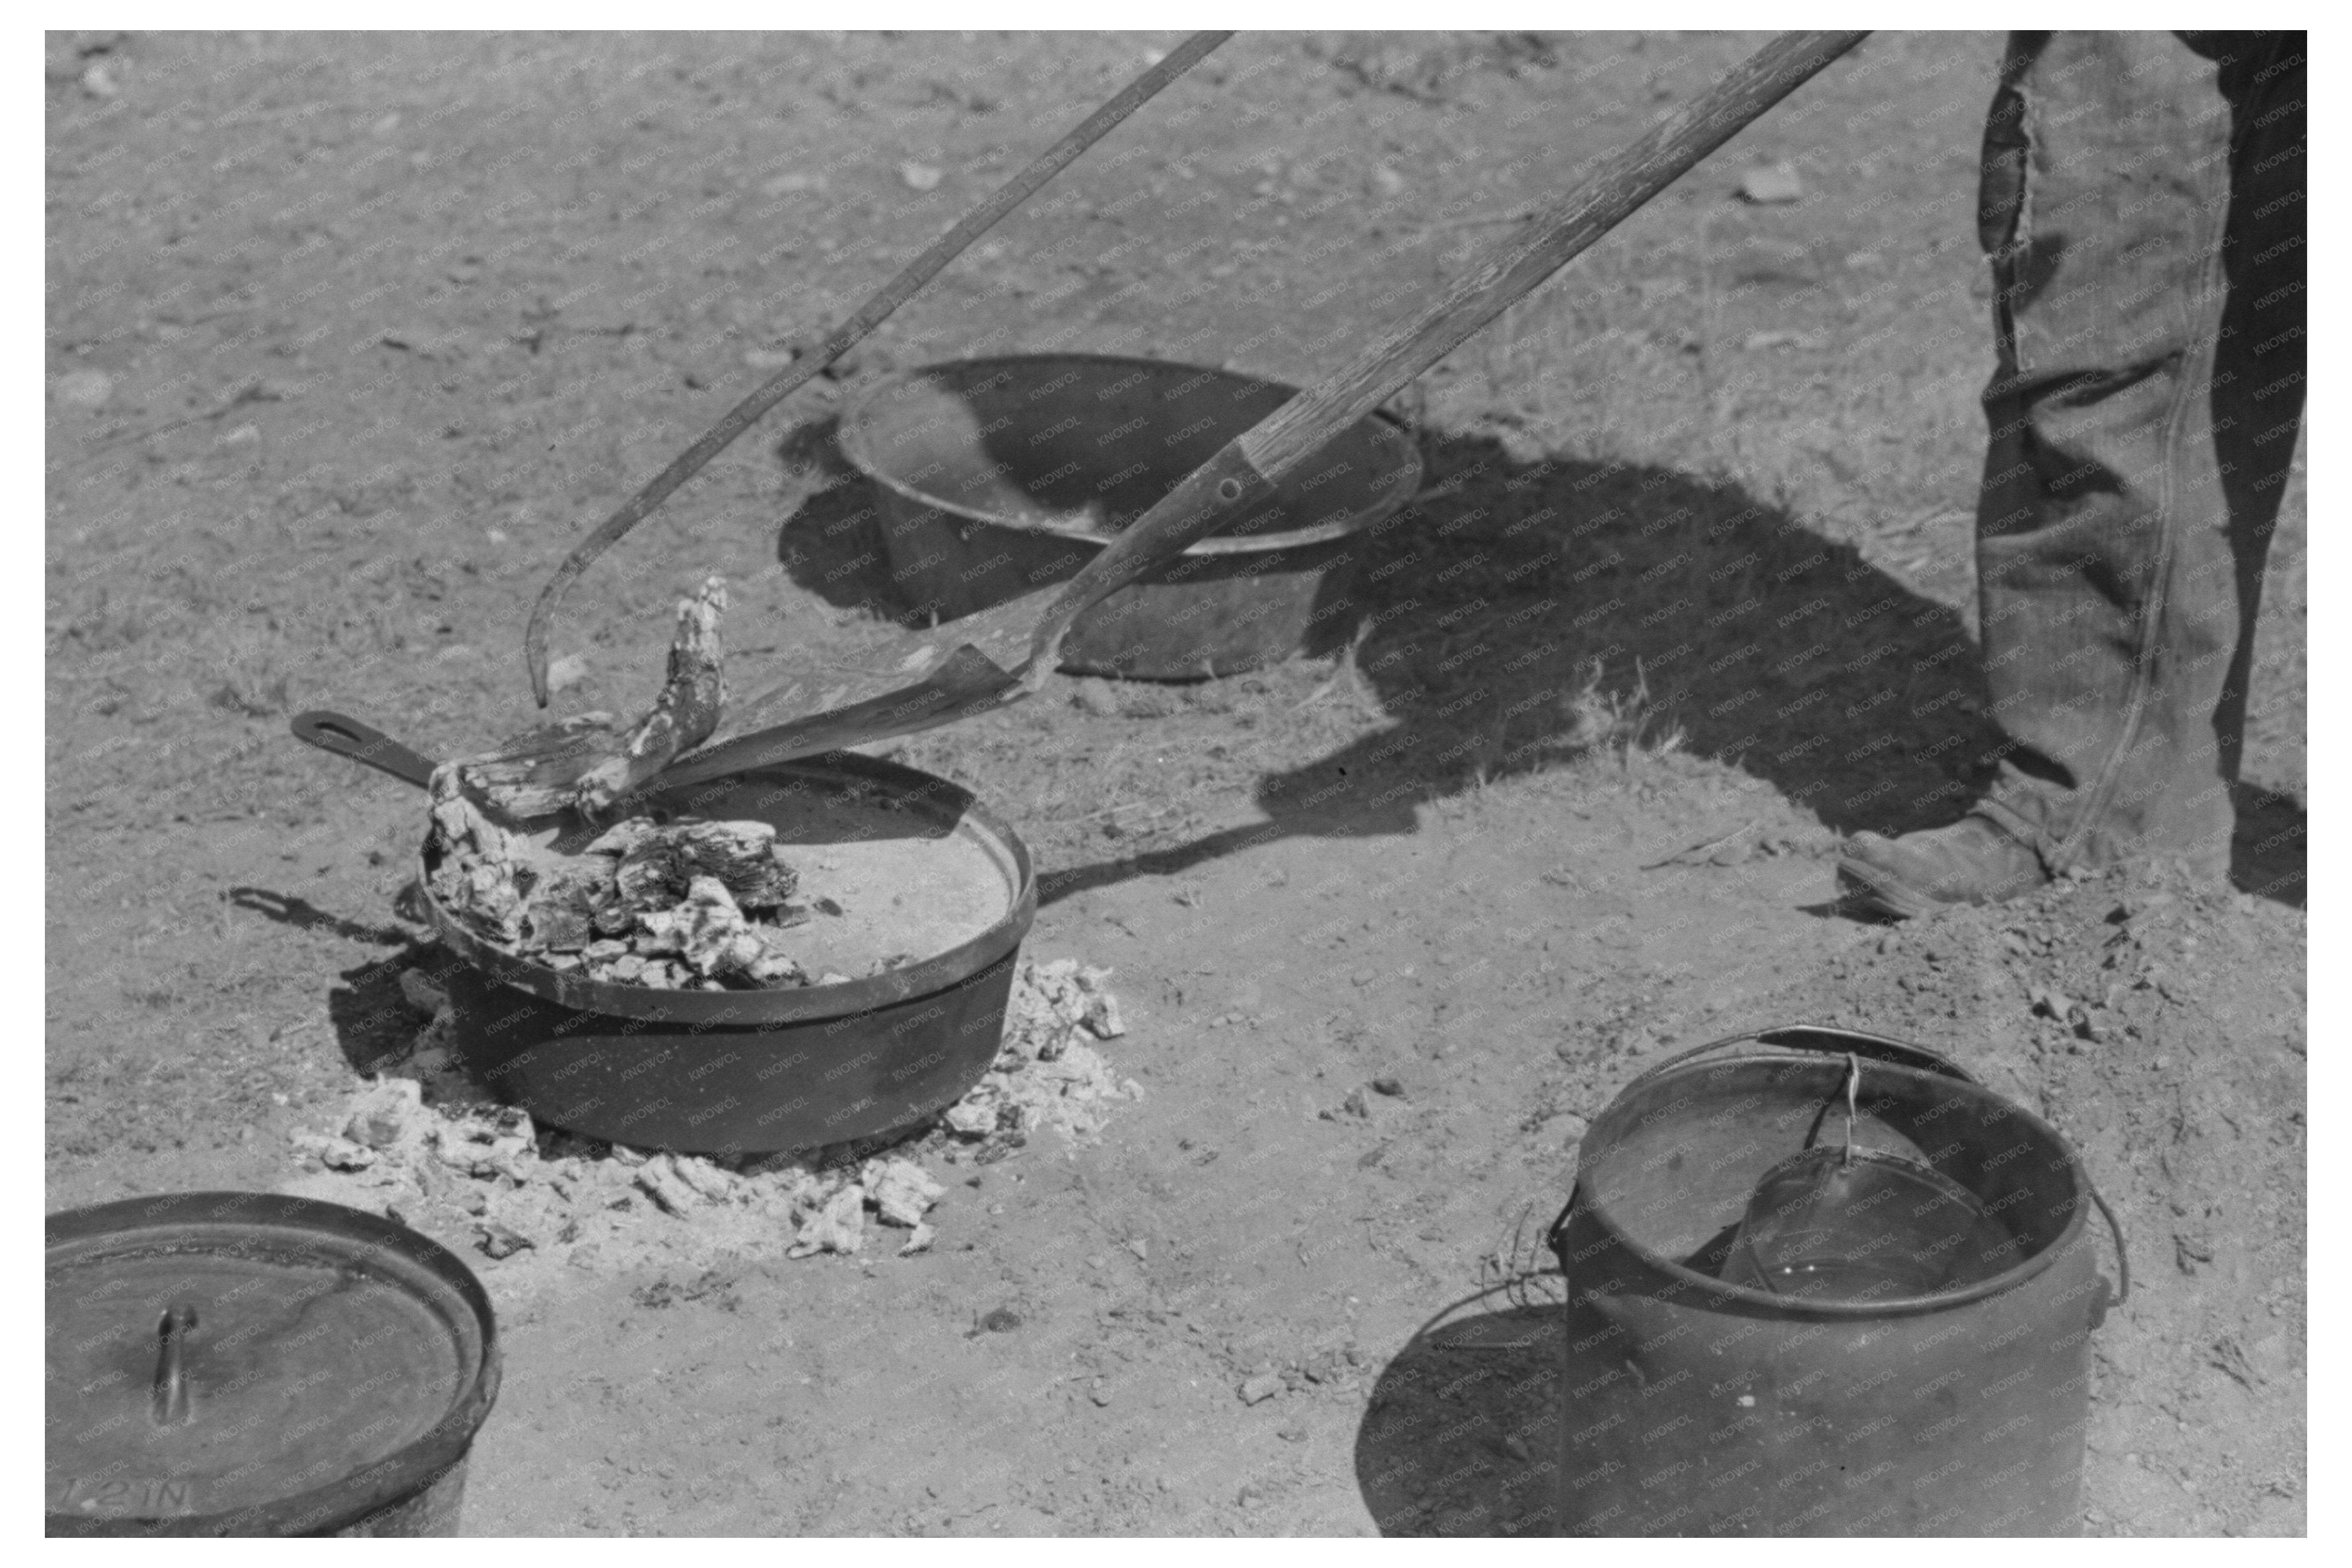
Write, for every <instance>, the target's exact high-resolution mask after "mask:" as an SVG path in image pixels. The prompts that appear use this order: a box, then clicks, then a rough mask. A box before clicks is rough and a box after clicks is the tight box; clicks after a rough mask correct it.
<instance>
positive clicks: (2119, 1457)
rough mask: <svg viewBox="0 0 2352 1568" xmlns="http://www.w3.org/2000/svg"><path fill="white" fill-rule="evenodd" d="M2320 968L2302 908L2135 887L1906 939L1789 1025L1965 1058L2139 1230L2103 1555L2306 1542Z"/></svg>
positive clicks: (2108, 882)
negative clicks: (1822, 1023)
mask: <svg viewBox="0 0 2352 1568" xmlns="http://www.w3.org/2000/svg"><path fill="white" fill-rule="evenodd" d="M2304 960H2305V940H2304V923H2303V916H2302V915H2301V913H2300V912H2298V911H2294V910H2292V909H2288V908H2285V907H2283V906H2281V905H2279V904H2273V903H2270V902H2267V901H2264V900H2261V899H2256V898H2254V897H2252V896H2250V895H2248V894H2232V893H2231V892H2229V891H2227V890H2213V889H2210V888H2201V887H2198V886H2196V885H2193V884H2191V883H2189V882H2187V881H2186V880H2185V879H2182V878H2178V877H2174V876H2168V875H2158V876H2154V877H2149V876H2131V875H2125V874H2114V875H2105V876H2097V877H2091V878H2085V879H2082V880H2077V881H2069V882H2061V883H2055V884H2053V886H2051V887H2050V888H2048V889H2046V890H2044V891H2042V892H2041V893H2039V894H2034V895H2032V896H2029V897H2027V898H2024V899H2021V900H2018V901H2017V902H2015V903H2012V904H2002V905H1996V906H1990V907H1986V908H1979V909H1960V910H1955V911H1952V912H1950V913H1948V914H1945V915H1938V916H1937V917H1936V918H1935V919H1932V920H1927V921H1918V922H1911V923H1907V924H1906V925H1900V926H1895V927H1890V928H1888V929H1887V930H1886V931H1885V932H1884V933H1883V934H1881V935H1878V936H1873V937H1866V938H1864V941H1863V942H1862V943H1860V944H1859V945H1857V946H1855V947H1854V948H1853V949H1852V950H1851V951H1849V952H1848V953H1847V954H1846V955H1844V956H1842V957H1841V958H1839V959H1837V960H1835V961H1834V962H1832V964H1831V965H1829V966H1827V967H1825V968H1824V970H1823V971H1822V973H1821V974H1820V975H1818V976H1817V977H1813V978H1811V979H1809V980H1807V981H1804V982H1802V983H1801V984H1799V985H1797V986H1794V987H1792V988H1790V990H1788V991H1786V992H1783V993H1782V994H1781V996H1780V998H1776V999H1775V1001H1774V1003H1773V1004H1772V1012H1773V1014H1774V1018H1775V1020H1776V1021H1788V1022H1796V1021H1813V1020H1835V1021H1837V1022H1841V1023H1847V1024H1851V1025H1853V1026H1854V1027H1856V1028H1860V1029H1865V1030H1874V1031H1877V1032H1881V1033H1885V1034H1888V1035H1892V1036H1894V1037H1895V1038H1897V1039H1903V1040H1916V1041H1918V1042H1919V1043H1920V1044H1923V1045H1927V1046H1930V1047H1933V1048H1935V1049H1937V1050H1939V1051H1945V1052H1946V1053H1947V1054H1948V1055H1950V1056H1952V1057H1953V1058H1954V1059H1955V1060H1956V1061H1958V1064H1959V1065H1960V1066H1961V1067H1963V1068H1964V1069H1966V1070H1967V1071H1969V1072H1970V1073H1972V1074H1973V1075H1975V1076H1976V1077H1978V1078H1979V1079H1980V1080H1982V1081H1983V1082H1985V1083H1987V1085H1988V1086H1990V1087H1991V1088H1992V1089H1994V1090H1996V1091H1997V1092H2000V1093H2002V1094H2004V1095H2006V1096H2008V1097H2010V1098H2011V1099H2013V1100H2015V1101H2017V1102H2019V1103H2022V1104H2024V1105H2025V1106H2027V1107H2028V1108H2030V1109H2033V1110H2036V1111H2038V1112H2040V1113H2042V1115H2043V1116H2044V1117H2045V1118H2046V1119H2047V1120H2049V1121H2050V1122H2051V1123H2052V1124H2053V1125H2055V1126H2056V1127H2057V1128H2058V1130H2059V1131H2060V1132H2061V1133H2062V1134H2064V1135H2065V1137H2066V1138H2067V1140H2068V1141H2069V1142H2070V1143H2072V1144H2073V1145H2074V1147H2075V1148H2076V1150H2078V1151H2079V1152H2080V1154H2081V1155H2082V1156H2083V1160H2084V1165H2085V1166H2087V1167H2088V1169H2089V1171H2090V1174H2091V1177H2092V1179H2093V1181H2094V1182H2095V1183H2096V1184H2097V1186H2098V1187H2099V1189H2100V1190H2101V1192H2102V1193H2103V1194H2104V1195H2105V1197H2106V1198H2107V1199H2108V1201H2109V1202H2110V1203H2112V1204H2113V1205H2114V1206H2115V1207H2116V1210H2117V1212H2118V1215H2119V1217H2120V1218H2121V1219H2122V1221H2123V1226H2124V1230H2125V1234H2126V1237H2127V1239H2128V1240H2129V1244H2130V1256H2131V1265H2132V1273H2131V1297H2130V1300H2129V1301H2128V1302H2127V1303H2126V1305H2124V1306H2123V1307H2121V1308H2120V1309H2119V1310H2116V1311H2115V1312H2110V1313H2109V1314H2108V1317H2107V1321H2106V1322H2105V1325H2104V1326H2102V1327H2101V1328H2100V1329H2099V1330H2098V1331H2097V1332H2096V1333H2095V1334H2094V1335H2093V1336H2092V1344H2093V1346H2094V1356H2095V1359H2094V1373H2093V1376H2094V1381H2093V1404H2092V1412H2091V1430H2090V1435H2089V1448H2090V1452H2089V1458H2088V1463H2087V1469H2086V1472H2085V1478H2084V1481H2085V1484H2084V1492H2085V1496H2086V1498H2088V1499H2089V1500H2091V1503H2092V1507H2091V1509H2090V1511H2089V1512H2088V1514H2087V1516H2086V1522H2087V1524H2088V1527H2089V1528H2090V1530H2091V1531H2094V1532H2095V1533H2105V1534H2134V1535H2144V1534H2190V1533H2195V1534H2211V1533H2217V1532H2219V1533H2229V1534H2263V1535H2270V1534H2294V1533H2300V1532H2301V1531H2302V1530H2303V1528H2304V1523H2303V1520H2304V1488H2305V1365H2306V1362H2305V1344H2306V1317H2305V1290H2304V1284H2305V1201H2306V1195H2305V1142H2306V1126H2305V1051H2306V1034H2307V1024H2306V1016H2305V977H2304ZM2090 1222H2091V1223H2092V1224H2093V1225H2094V1227H2095V1228H2096V1227H2097V1226H2098V1224H2099V1222H2098V1220H2097V1218H2096V1216H2095V1215H2093V1216H2091V1217H2090ZM2101 1245H2102V1249H2103V1255H2104V1256H2105V1257H2106V1258H2107V1259H2108V1261H2107V1262H2105V1264H2103V1265H2102V1267H2103V1270H2105V1271H2106V1272H2108V1273H2109V1275H2110V1277H2111V1278H2112V1277H2113V1271H2114V1263H2113V1260H2112V1257H2113V1255H2112V1253H2110V1252H2105V1245H2106V1244H2105V1242H2102V1243H2101Z"/></svg>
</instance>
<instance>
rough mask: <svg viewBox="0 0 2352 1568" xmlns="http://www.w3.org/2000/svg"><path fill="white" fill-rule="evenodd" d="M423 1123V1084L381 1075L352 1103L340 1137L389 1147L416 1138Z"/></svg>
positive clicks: (359, 1142) (376, 1146)
mask: <svg viewBox="0 0 2352 1568" xmlns="http://www.w3.org/2000/svg"><path fill="white" fill-rule="evenodd" d="M415 972H416V971H415V970H414V969H411V970H409V971H408V973H409V974H412V975H413V974H415ZM424 1127H425V1094H424V1086H423V1085H421V1084H419V1083H418V1082H416V1080H415V1079H413V1078H385V1079H381V1080H379V1081H377V1082H374V1083H372V1084H370V1085H368V1087H367V1088H365V1089H363V1090H362V1091H361V1092H359V1094H358V1096H357V1097H356V1098H355V1099H354V1100H353V1101H352V1113H351V1115H350V1117H349V1118H348V1119H347V1120H346V1121H345V1122H344V1124H343V1136H344V1137H346V1138H349V1139H350V1140H351V1141H352V1143H355V1144H361V1145H365V1146H366V1147H368V1148H371V1149H389V1148H392V1147H394V1146H395V1145H400V1144H402V1143H404V1142H415V1141H416V1140H418V1139H420V1138H421V1137H422V1136H423V1135H424V1134H423V1129H424Z"/></svg>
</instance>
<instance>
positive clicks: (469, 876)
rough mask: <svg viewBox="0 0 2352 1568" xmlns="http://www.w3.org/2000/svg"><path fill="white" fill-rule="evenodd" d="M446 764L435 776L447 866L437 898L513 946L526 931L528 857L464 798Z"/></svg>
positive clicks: (437, 822)
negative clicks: (522, 882)
mask: <svg viewBox="0 0 2352 1568" xmlns="http://www.w3.org/2000/svg"><path fill="white" fill-rule="evenodd" d="M432 792H433V838H434V841H435V842H436V844H437V845H438V846H439V849H440V854H441V863H440V864H439V865H438V866H437V867H436V868H435V870H434V873H433V883H432V888H433V896H434V897H435V898H436V899H438V900H439V901H440V903H441V906H442V907H443V908H444V909H446V910H447V911H449V913H450V914H451V915H455V916H456V917H457V918H458V919H459V920H462V921H464V922H465V923H466V924H467V925H468V926H470V927H472V928H473V929H474V930H476V931H478V932H479V933H480V934H481V935H482V936H486V937H488V938H489V939H490V940H491V941H494V942H500V943H504V944H506V945H508V946H513V945H514V944H515V943H516V942H518V941H520V939H521V936H522V929H523V922H522V915H523V895H522V889H521V888H520V886H518V885H517V883H518V880H519V873H521V872H522V869H523V868H522V860H523V856H522V853H521V851H520V848H519V847H518V846H517V844H516V842H515V841H514V837H513V835H512V834H510V833H509V832H508V831H506V830H505V829H504V828H501V827H499V825H498V824H497V823H496V822H493V821H490V820H489V818H488V817H487V816H485V815H484V814H483V813H482V811H481V810H480V808H478V807H477V806H476V805H475V804H474V803H473V802H472V801H471V800H467V799H466V797H465V796H464V794H462V793H460V792H459V790H458V788H457V772H456V770H455V769H454V768H450V767H449V766H447V765H446V764H444V765H443V766H442V767H440V768H436V769H434V773H433V784H432Z"/></svg>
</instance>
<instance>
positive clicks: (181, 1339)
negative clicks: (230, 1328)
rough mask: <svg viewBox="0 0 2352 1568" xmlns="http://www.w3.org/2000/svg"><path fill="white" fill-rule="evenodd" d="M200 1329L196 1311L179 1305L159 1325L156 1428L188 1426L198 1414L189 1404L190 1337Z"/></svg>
mask: <svg viewBox="0 0 2352 1568" xmlns="http://www.w3.org/2000/svg"><path fill="white" fill-rule="evenodd" d="M195 1326H196V1309H195V1308H194V1307H192V1306H190V1305H188V1304H187V1303H186V1302H184V1301H180V1302H175V1303H173V1306H172V1308H171V1310H170V1311H168V1312H165V1313H164V1314H163V1321H162V1322H159V1323H157V1324H156V1325H155V1338H156V1341H157V1345H156V1351H155V1396H154V1415H155V1425H157V1426H158V1427H184V1426H186V1425H187V1424H188V1420H189V1417H190V1416H193V1415H194V1413H195V1412H194V1410H193V1409H192V1408H191V1407H190V1405H189V1401H188V1366H187V1355H188V1353H187V1345H188V1335H189V1334H190V1333H194V1330H195Z"/></svg>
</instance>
